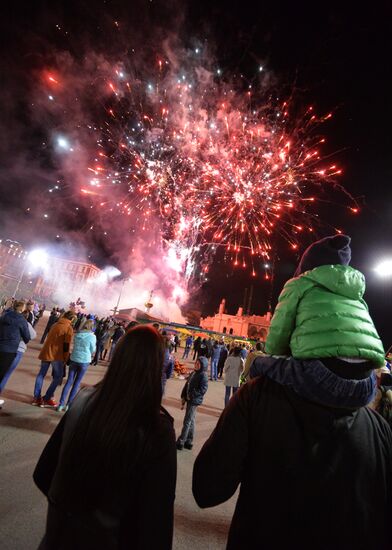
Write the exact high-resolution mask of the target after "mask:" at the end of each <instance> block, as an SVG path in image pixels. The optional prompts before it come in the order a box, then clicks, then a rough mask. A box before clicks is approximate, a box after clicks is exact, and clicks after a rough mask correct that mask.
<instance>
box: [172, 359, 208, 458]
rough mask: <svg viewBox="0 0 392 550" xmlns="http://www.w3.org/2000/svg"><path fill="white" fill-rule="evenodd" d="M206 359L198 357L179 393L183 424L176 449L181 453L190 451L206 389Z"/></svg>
mask: <svg viewBox="0 0 392 550" xmlns="http://www.w3.org/2000/svg"><path fill="white" fill-rule="evenodd" d="M207 371H208V359H207V358H206V357H203V356H202V357H199V358H198V359H197V360H196V363H195V370H194V371H193V372H192V374H191V375H190V376H189V378H188V380H187V381H186V384H185V386H184V388H183V390H182V392H181V401H182V408H184V406H185V404H186V411H185V417H184V424H183V427H182V431H181V434H180V436H179V438H178V439H177V449H178V450H179V451H182V449H183V448H184V447H185V449H189V450H190V449H192V447H193V438H194V436H195V416H196V410H197V407H198V406H199V405H201V404H202V403H203V398H204V394H205V393H206V391H207V389H208V374H207Z"/></svg>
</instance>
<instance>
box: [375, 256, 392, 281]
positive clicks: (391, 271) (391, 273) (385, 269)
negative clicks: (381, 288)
mask: <svg viewBox="0 0 392 550" xmlns="http://www.w3.org/2000/svg"><path fill="white" fill-rule="evenodd" d="M374 271H375V272H376V273H377V275H378V276H379V277H381V278H383V279H389V278H391V277H392V259H386V260H382V261H381V262H380V263H379V264H377V265H376V267H375V268H374Z"/></svg>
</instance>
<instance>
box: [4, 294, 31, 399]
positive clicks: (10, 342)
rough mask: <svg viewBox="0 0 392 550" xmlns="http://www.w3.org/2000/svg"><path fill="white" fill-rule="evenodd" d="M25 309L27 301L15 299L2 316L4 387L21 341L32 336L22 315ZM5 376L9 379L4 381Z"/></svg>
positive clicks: (27, 339)
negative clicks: (11, 306)
mask: <svg viewBox="0 0 392 550" xmlns="http://www.w3.org/2000/svg"><path fill="white" fill-rule="evenodd" d="M24 309H25V302H23V301H14V302H13V308H12V309H8V310H6V311H5V313H3V315H2V316H1V317H0V384H2V387H4V386H5V383H6V381H7V379H8V378H9V376H10V374H11V373H9V374H8V376H7V373H8V372H9V370H10V368H11V366H12V364H13V362H14V360H15V359H16V357H17V353H18V349H19V345H20V342H21V341H23V342H24V343H25V344H28V342H29V341H30V338H31V336H30V330H29V325H28V323H27V321H26V319H25V317H24V316H23V315H22V312H23V311H24ZM14 368H15V367H14ZM12 370H13V369H12ZM11 372H12V371H11ZM5 377H7V379H6V380H5V381H4V382H3V379H4V378H5ZM3 403H4V400H0V406H1V405H2V404H3Z"/></svg>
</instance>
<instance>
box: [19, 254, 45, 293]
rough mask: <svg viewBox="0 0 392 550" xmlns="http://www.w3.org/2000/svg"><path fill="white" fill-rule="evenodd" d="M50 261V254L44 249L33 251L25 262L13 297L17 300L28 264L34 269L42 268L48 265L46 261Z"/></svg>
mask: <svg viewBox="0 0 392 550" xmlns="http://www.w3.org/2000/svg"><path fill="white" fill-rule="evenodd" d="M47 259H48V253H47V252H46V251H45V250H42V248H37V249H35V250H31V251H30V252H29V253H28V254H27V256H26V258H25V260H24V266H23V269H22V271H21V274H20V276H19V279H18V281H17V283H16V288H15V290H14V293H13V294H12V297H13V298H15V296H16V293H17V292H18V290H19V287H20V284H21V282H22V280H23V277H24V274H25V272H26V269H27V265H28V263H29V264H31V265H32V266H33V267H41V266H43V265H45V264H46V260H47Z"/></svg>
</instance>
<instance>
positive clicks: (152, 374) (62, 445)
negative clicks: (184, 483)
mask: <svg viewBox="0 0 392 550" xmlns="http://www.w3.org/2000/svg"><path fill="white" fill-rule="evenodd" d="M163 352H164V344H163V339H162V337H161V335H160V334H159V333H158V332H157V331H156V330H155V329H153V328H151V327H146V326H139V327H135V328H133V329H131V330H130V331H129V332H128V333H127V334H126V335H125V336H124V337H123V338H121V340H120V341H119V342H118V344H117V346H116V349H115V352H114V355H113V359H112V361H111V363H110V365H109V367H108V370H107V373H106V375H105V377H104V379H103V380H102V381H101V382H100V383H99V384H97V385H96V386H95V387H92V388H91V387H90V388H85V389H83V390H81V391H80V392H79V394H78V396H77V397H76V398H75V400H74V401H73V403H72V405H71V407H70V409H69V411H68V412H67V413H66V414H65V415H64V417H63V418H62V420H61V422H60V423H59V425H58V426H57V428H56V430H55V432H54V433H53V435H52V437H51V438H50V440H49V442H48V444H47V446H46V447H45V449H44V451H43V453H42V455H41V458H40V459H39V462H38V464H37V467H36V469H35V472H34V480H35V482H36V484H37V485H38V487H39V488H40V489H41V491H42V492H43V493H44V494H45V495H46V496H47V497H48V501H49V506H48V517H47V525H46V533H45V537H44V539H43V541H42V544H41V547H40V548H42V549H47V550H51V549H56V550H65V549H67V550H69V549H70V548H72V550H79V549H80V550H82V549H83V550H86V549H89V548H94V550H99V549H105V550H111V549H123V548H124V549H125V548H127V549H128V548H132V549H138V550H139V549H145V550H147V549H152V548H153V549H154V550H161V549H162V550H167V549H170V548H171V546H172V535H173V505H174V497H175V485H176V448H175V435H174V430H173V419H172V418H171V416H169V414H168V413H167V412H166V411H165V410H164V409H163V408H162V407H161V377H162V365H163Z"/></svg>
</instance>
